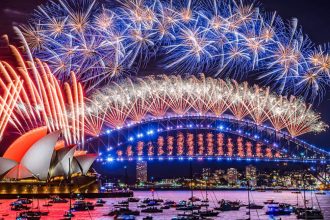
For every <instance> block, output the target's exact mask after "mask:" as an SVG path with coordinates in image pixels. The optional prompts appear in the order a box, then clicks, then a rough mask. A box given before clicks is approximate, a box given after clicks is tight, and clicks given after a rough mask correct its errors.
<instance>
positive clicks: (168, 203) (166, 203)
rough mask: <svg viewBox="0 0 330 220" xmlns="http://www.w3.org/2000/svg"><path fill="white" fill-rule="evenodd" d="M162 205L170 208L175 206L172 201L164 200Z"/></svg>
mask: <svg viewBox="0 0 330 220" xmlns="http://www.w3.org/2000/svg"><path fill="white" fill-rule="evenodd" d="M163 205H169V206H171V207H174V206H176V202H174V201H172V200H165V202H164V203H163Z"/></svg>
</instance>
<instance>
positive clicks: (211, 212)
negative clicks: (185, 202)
mask: <svg viewBox="0 0 330 220" xmlns="http://www.w3.org/2000/svg"><path fill="white" fill-rule="evenodd" d="M194 213H196V214H197V215H199V216H201V217H216V216H218V215H219V213H220V212H217V211H214V210H204V211H198V212H194Z"/></svg>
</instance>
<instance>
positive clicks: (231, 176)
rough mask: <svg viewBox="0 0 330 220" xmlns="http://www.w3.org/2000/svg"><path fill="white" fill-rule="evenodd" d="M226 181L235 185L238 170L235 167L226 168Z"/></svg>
mask: <svg viewBox="0 0 330 220" xmlns="http://www.w3.org/2000/svg"><path fill="white" fill-rule="evenodd" d="M227 181H228V184H229V185H231V186H234V185H237V181H238V171H237V169H235V168H229V169H228V170H227Z"/></svg>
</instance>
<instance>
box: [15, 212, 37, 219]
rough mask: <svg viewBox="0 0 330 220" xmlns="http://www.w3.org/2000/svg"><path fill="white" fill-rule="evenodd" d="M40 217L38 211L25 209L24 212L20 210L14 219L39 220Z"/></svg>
mask: <svg viewBox="0 0 330 220" xmlns="http://www.w3.org/2000/svg"><path fill="white" fill-rule="evenodd" d="M40 218H41V213H40V212H39V211H37V212H34V211H25V212H20V213H19V214H18V216H17V217H16V219H17V220H18V219H20V220H22V219H24V220H39V219H40Z"/></svg>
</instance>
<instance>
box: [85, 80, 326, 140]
mask: <svg viewBox="0 0 330 220" xmlns="http://www.w3.org/2000/svg"><path fill="white" fill-rule="evenodd" d="M114 94H115V95H114ZM207 94H209V95H207ZM212 97H218V98H215V99H213V98H212ZM91 100H92V101H91V102H87V103H86V106H87V108H88V109H90V110H93V109H94V111H95V112H94V113H95V115H97V114H98V112H99V111H102V109H105V113H104V114H105V115H106V116H105V117H104V123H105V124H107V125H108V126H110V127H111V128H118V127H122V126H124V125H127V124H129V123H136V122H141V121H142V120H144V119H145V118H147V117H155V118H159V117H164V116H166V115H171V114H173V113H175V114H176V115H189V114H197V115H213V116H220V117H221V115H223V114H231V115H232V116H234V117H235V118H236V119H237V120H251V121H253V122H254V123H256V124H258V125H261V124H265V123H266V124H271V125H272V126H273V127H274V128H275V129H276V130H281V129H286V130H287V131H288V132H289V133H290V134H291V135H292V136H299V135H301V134H304V133H307V132H320V131H322V130H324V129H325V128H326V125H325V124H324V123H323V122H321V121H320V117H319V115H318V114H317V113H315V112H314V111H313V110H311V107H310V106H307V105H306V104H305V103H304V102H303V101H302V100H300V99H297V98H294V97H289V98H287V97H283V96H279V95H274V94H271V93H270V92H269V88H260V87H258V86H254V87H249V86H248V84H247V83H243V84H238V83H237V82H235V81H223V80H220V79H214V78H206V77H204V76H203V75H202V76H201V77H200V78H196V77H190V78H187V79H186V78H181V77H179V76H171V77H167V76H165V75H163V76H150V77H146V78H143V79H139V80H136V81H134V80H132V79H127V80H126V81H124V82H122V83H120V84H119V83H113V84H111V85H110V86H107V87H105V88H103V89H100V90H97V91H96V92H95V93H94V94H93V95H92V97H91ZM154 100H156V102H157V106H161V108H159V109H160V111H161V113H157V109H158V108H156V107H155V105H149V104H148V103H153V101H154ZM89 114H91V113H89ZM97 120H99V118H98V119H97ZM101 124H102V123H101ZM90 129H93V128H90Z"/></svg>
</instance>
